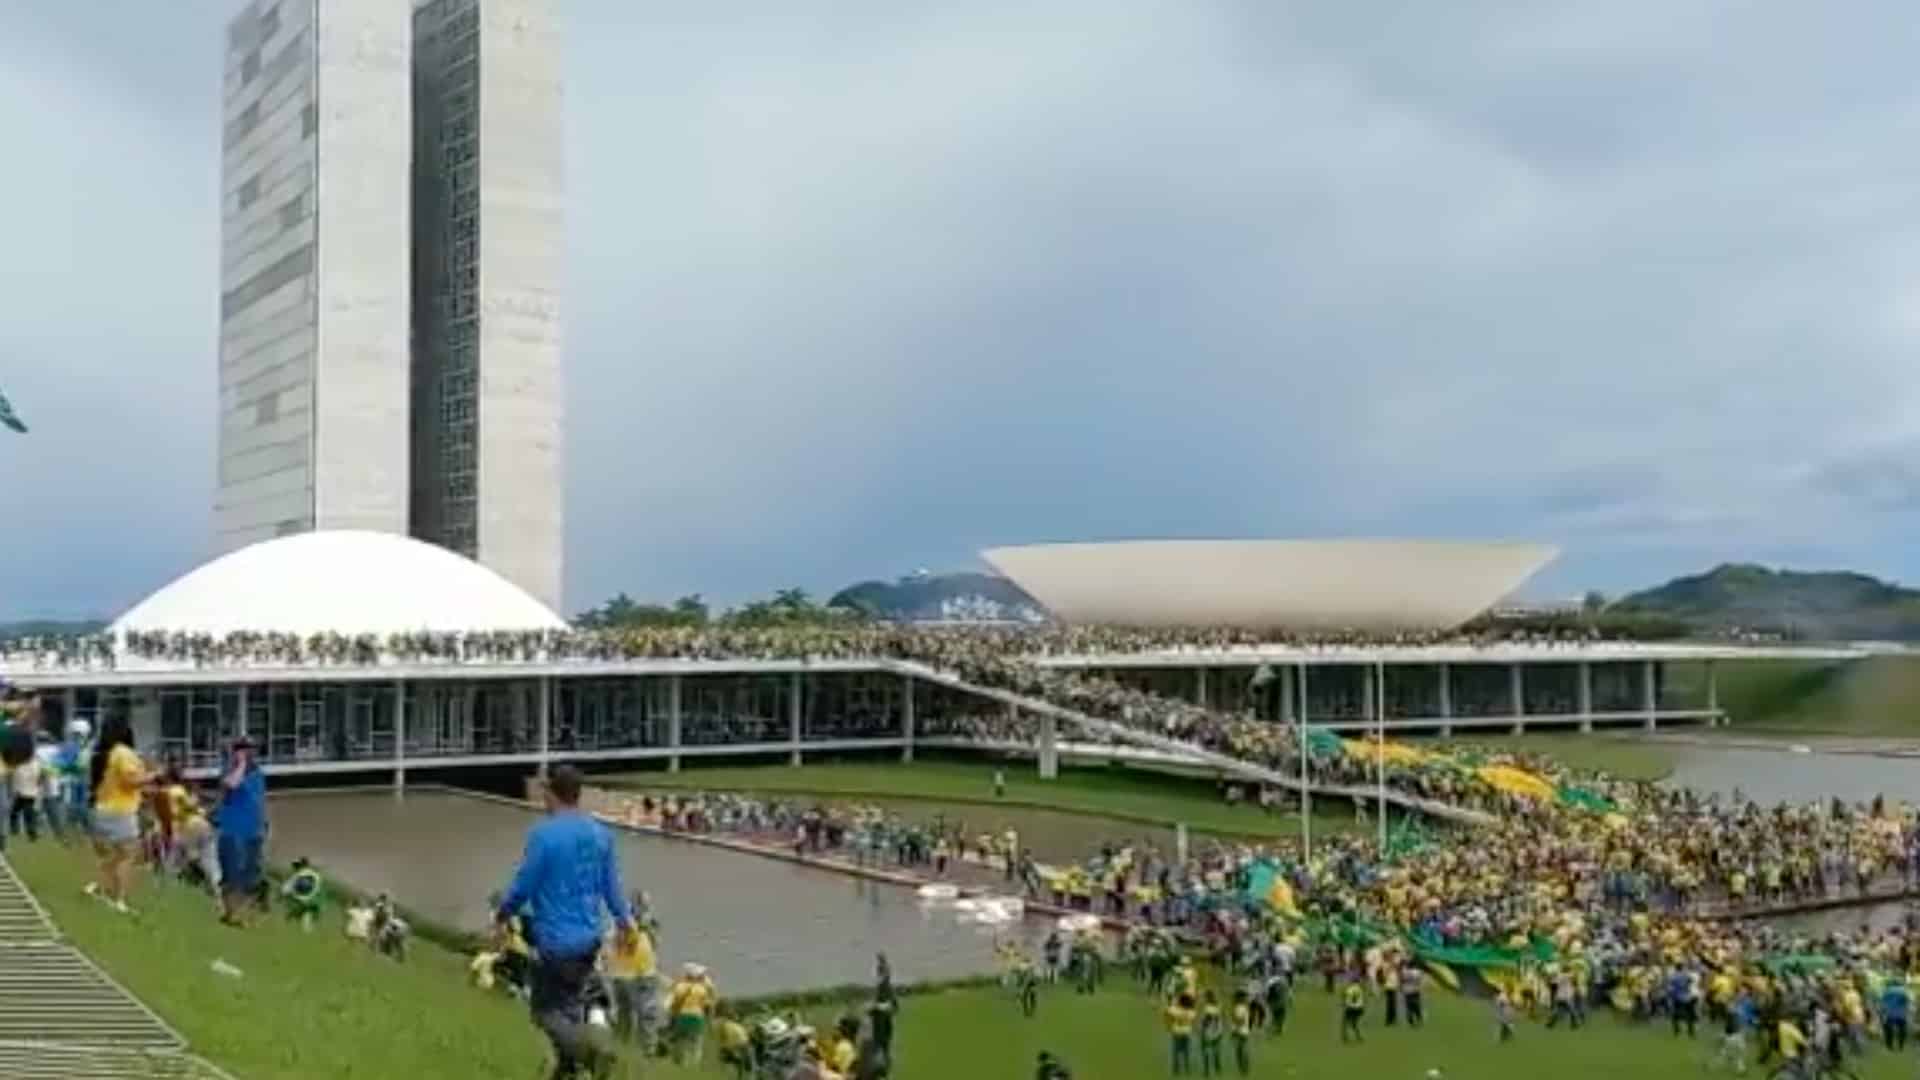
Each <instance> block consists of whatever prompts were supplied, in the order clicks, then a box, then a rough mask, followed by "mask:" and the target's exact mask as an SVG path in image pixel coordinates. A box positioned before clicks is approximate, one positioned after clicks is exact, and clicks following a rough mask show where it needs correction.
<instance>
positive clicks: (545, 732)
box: [538, 675, 553, 780]
mask: <svg viewBox="0 0 1920 1080" xmlns="http://www.w3.org/2000/svg"><path fill="white" fill-rule="evenodd" d="M538 685H539V687H540V714H539V715H540V779H542V780H545V779H546V778H547V766H548V765H549V764H550V759H551V758H552V756H553V679H552V677H550V676H547V675H542V676H540V678H539V680H538Z"/></svg>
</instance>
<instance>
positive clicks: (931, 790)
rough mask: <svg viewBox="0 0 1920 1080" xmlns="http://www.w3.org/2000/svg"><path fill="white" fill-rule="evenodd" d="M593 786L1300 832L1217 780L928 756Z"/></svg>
mask: <svg viewBox="0 0 1920 1080" xmlns="http://www.w3.org/2000/svg"><path fill="white" fill-rule="evenodd" d="M996 769H999V770H1001V771H1003V772H1004V773H1005V774H1006V779H1007V794H1006V797H1005V798H1004V799H995V798H994V794H993V774H994V771H995V770H996ZM595 782H597V783H603V784H612V785H624V786H629V787H635V788H647V789H657V788H690V789H695V790H703V791H745V792H755V793H762V794H792V795H819V796H828V797H832V796H839V797H846V798H889V799H927V800H934V801H938V802H945V803H979V804H982V805H1000V806H1029V807H1034V808H1038V809H1043V810H1059V811H1065V812H1068V813H1076V814H1090V815H1096V816H1100V817H1109V818H1115V819H1118V820H1122V821H1131V822H1136V823H1140V824H1148V825H1164V826H1168V827H1171V826H1172V825H1174V824H1175V823H1177V822H1184V823H1186V825H1187V827H1188V828H1189V829H1193V830H1197V831H1200V832H1210V833H1218V834H1224V835H1232V836H1249V837H1269V836H1271V837H1294V836H1298V835H1299V834H1300V819H1299V815H1298V814H1297V813H1295V812H1293V811H1284V812H1277V813H1267V812H1265V811H1262V810H1260V809H1258V808H1256V807H1252V806H1247V805H1239V806H1233V805H1229V804H1227V803H1226V802H1225V801H1224V800H1222V798H1221V797H1220V792H1219V789H1218V787H1217V786H1216V785H1215V783H1214V782H1213V781H1211V780H1203V779H1197V778H1192V777H1184V776H1176V775H1172V774H1169V773H1161V772H1148V771H1145V770H1140V769H1129V768H1122V767H1107V766H1079V767H1075V766H1067V765H1062V766H1061V767H1060V776H1059V778H1058V779H1056V780H1042V779H1040V777H1039V774H1038V773H1037V772H1036V771H1035V770H1034V769H1033V767H1032V765H1031V764H1026V765H1024V766H1023V765H1022V764H1020V763H1008V764H1006V765H1003V766H1001V765H995V764H994V763H992V762H985V761H956V760H922V761H916V762H913V763H911V764H907V763H903V762H898V761H892V762H872V761H853V762H820V763H816V764H809V765H802V766H800V767H798V768H795V767H792V766H789V765H752V766H709V765H701V764H691V765H689V767H688V768H686V769H685V770H684V771H682V772H678V773H670V772H666V771H663V770H662V771H652V772H640V773H626V774H620V775H614V776H601V777H596V778H595ZM1313 827H1314V829H1315V831H1316V832H1319V831H1327V830H1334V831H1338V830H1344V829H1351V828H1353V827H1354V818H1353V814H1352V811H1351V809H1350V808H1348V807H1346V806H1343V805H1340V804H1339V803H1338V802H1335V801H1327V802H1326V803H1325V804H1324V807H1321V806H1317V807H1316V808H1315V811H1314V816H1313Z"/></svg>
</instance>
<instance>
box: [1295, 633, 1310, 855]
mask: <svg viewBox="0 0 1920 1080" xmlns="http://www.w3.org/2000/svg"><path fill="white" fill-rule="evenodd" d="M1299 674H1300V677H1299V678H1298V679H1296V680H1295V682H1296V684H1297V685H1298V686H1299V688H1300V727H1299V731H1300V857H1301V858H1302V859H1311V858H1312V857H1313V781H1312V778H1311V777H1309V776H1308V774H1307V752H1308V749H1309V747H1308V744H1307V665H1305V664H1301V665H1300V673H1299Z"/></svg>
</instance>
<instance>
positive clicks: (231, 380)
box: [214, 0, 413, 551]
mask: <svg viewBox="0 0 1920 1080" xmlns="http://www.w3.org/2000/svg"><path fill="white" fill-rule="evenodd" d="M410 14H411V13H410V12H409V11H408V10H407V7H406V5H405V4H400V3H395V2H394V0H252V2H251V3H249V4H248V5H247V6H246V7H245V8H244V9H243V10H241V12H240V13H239V14H238V15H237V16H235V17H234V18H233V19H232V21H231V22H229V24H228V26H227V35H226V81H225V89H224V93H223V100H224V121H225V123H224V135H223V141H222V155H221V157H222V160H221V181H222V182H221V197H222V206H221V296H220V435H219V452H218V459H219V460H218V469H219V476H218V483H217V486H216V492H217V493H216V496H215V512H214V518H215V534H216V544H217V547H218V549H219V550H221V551H228V550H231V549H234V548H237V547H242V546H245V545H247V544H250V543H252V542H254V541H257V540H263V539H266V538H269V537H273V536H280V535H286V534H289V533H296V532H303V531H306V530H309V529H336V528H354V529H374V530H379V531H383V532H402V533H403V532H405V531H406V530H407V515H408V495H409V491H408V481H407V469H408V446H407V426H408V416H407V413H408V407H407V401H408V399H407V373H408V333H409V327H408V308H409V283H410V281H409V279H410V267H409V259H408V238H409V236H410V235H411V215H410V206H409V198H408V196H409V190H408V185H409V179H410V165H409V163H410V160H411V151H412V139H413V132H412V117H411V87H410V80H409V77H408V67H409V59H410V54H411V37H412V23H411V19H410Z"/></svg>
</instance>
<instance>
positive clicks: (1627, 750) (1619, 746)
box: [1470, 734, 1676, 780]
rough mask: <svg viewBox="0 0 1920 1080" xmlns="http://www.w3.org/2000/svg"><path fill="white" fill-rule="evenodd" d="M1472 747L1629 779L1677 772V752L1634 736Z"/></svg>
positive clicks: (1546, 738)
mask: <svg viewBox="0 0 1920 1080" xmlns="http://www.w3.org/2000/svg"><path fill="white" fill-rule="evenodd" d="M1470 743H1471V745H1475V746H1481V747H1492V748H1495V749H1504V750H1510V751H1514V752H1525V753H1534V754H1545V755H1547V756H1549V757H1551V758H1553V759H1555V760H1557V761H1560V762H1562V763H1563V764H1566V765H1569V766H1571V767H1573V768H1576V769H1596V770H1599V771H1601V772H1606V773H1611V774H1613V775H1614V776H1618V777H1621V778H1623V779H1627V780H1660V779H1664V778H1665V777H1666V776H1667V775H1669V774H1670V773H1672V772H1673V762H1674V754H1675V752H1676V751H1675V749H1674V748H1673V747H1671V746H1667V745H1664V744H1661V743H1656V742H1646V741H1644V740H1641V739H1636V738H1634V737H1633V736H1631V735H1560V734H1554V735H1520V736H1512V735H1501V736H1496V737H1489V738H1484V739H1475V740H1470Z"/></svg>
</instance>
